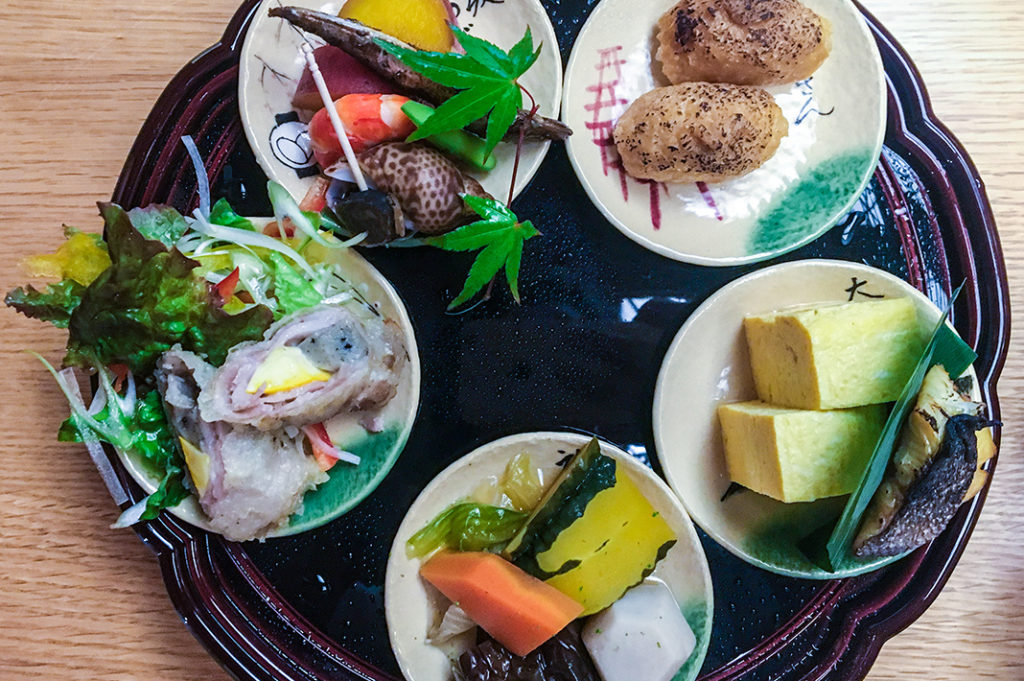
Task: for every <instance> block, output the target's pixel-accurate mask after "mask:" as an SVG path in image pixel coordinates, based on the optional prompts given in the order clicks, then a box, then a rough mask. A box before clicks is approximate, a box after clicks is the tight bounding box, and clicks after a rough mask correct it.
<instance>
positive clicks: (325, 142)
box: [309, 94, 416, 168]
mask: <svg viewBox="0 0 1024 681" xmlns="http://www.w3.org/2000/svg"><path fill="white" fill-rule="evenodd" d="M408 101H409V98H408V97H403V96H401V95H366V94H353V95H345V96H344V97H342V98H341V99H338V100H336V101H335V102H334V107H335V109H336V110H337V112H338V116H339V117H340V118H341V122H342V123H343V124H344V125H345V131H346V132H347V133H348V141H349V143H350V144H351V145H352V150H353V151H354V152H356V153H357V154H358V153H359V152H361V151H364V150H366V149H368V148H370V147H372V146H374V145H376V144H380V143H381V142H392V141H396V140H403V139H405V138H406V137H408V136H409V135H410V134H412V132H413V131H414V130H415V129H416V125H415V124H414V123H413V122H412V121H411V120H409V117H408V116H406V115H405V113H404V112H403V111H402V105H403V104H405V103H406V102H408ZM309 138H310V140H311V141H312V143H313V153H314V155H315V156H316V160H317V163H319V164H320V167H321V168H328V167H330V166H331V165H333V164H334V163H335V162H337V161H338V159H340V158H341V157H342V155H343V152H342V149H341V142H339V141H338V135H337V134H336V133H335V132H334V126H332V125H331V119H330V117H329V116H328V115H327V109H326V108H324V109H321V110H320V111H318V112H316V114H315V115H314V116H313V119H312V120H311V121H310V122H309Z"/></svg>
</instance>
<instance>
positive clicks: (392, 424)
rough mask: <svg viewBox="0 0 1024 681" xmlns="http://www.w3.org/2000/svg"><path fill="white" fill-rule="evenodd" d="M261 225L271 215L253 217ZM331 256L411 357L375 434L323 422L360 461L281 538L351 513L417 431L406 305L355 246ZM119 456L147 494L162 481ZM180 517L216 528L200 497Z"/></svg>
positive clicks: (357, 420) (320, 491) (347, 421)
mask: <svg viewBox="0 0 1024 681" xmlns="http://www.w3.org/2000/svg"><path fill="white" fill-rule="evenodd" d="M249 220H250V221H251V222H252V223H253V224H254V225H255V226H256V228H257V229H262V228H263V227H264V226H265V225H266V224H267V223H268V222H270V221H271V219H270V218H249ZM326 258H330V262H332V263H336V264H337V265H339V266H340V268H341V270H342V271H343V272H344V273H345V275H346V278H348V279H349V281H350V282H351V283H353V284H354V285H355V286H356V288H357V289H358V290H359V292H360V293H361V295H362V296H363V298H364V299H365V301H366V302H362V301H355V300H353V301H349V302H346V303H344V304H348V305H365V304H368V305H371V306H372V307H373V308H374V309H375V310H377V311H378V312H379V313H380V314H381V315H383V317H384V318H385V319H388V320H391V321H393V322H395V323H396V324H397V325H398V326H399V328H400V329H401V335H402V338H403V340H404V342H405V348H406V352H407V353H408V358H407V361H406V362H405V363H404V365H403V367H402V371H401V374H400V376H399V380H398V391H397V393H396V394H395V396H394V397H393V398H392V399H391V400H390V401H389V402H388V403H387V404H386V405H385V406H384V407H383V408H382V409H381V411H380V412H379V413H378V414H376V417H375V419H376V424H375V427H374V429H373V432H371V431H370V430H367V428H365V427H364V424H363V423H361V420H362V418H363V417H364V416H365V415H364V414H339V415H338V416H336V417H334V418H332V419H330V420H329V421H327V422H326V423H325V424H324V426H325V427H326V429H327V433H328V435H329V436H330V438H331V441H332V442H333V443H334V444H335V445H336V446H337V447H338V448H340V449H342V450H344V451H346V452H350V453H352V454H355V455H356V456H358V457H360V462H359V464H358V465H350V464H347V463H344V462H341V463H338V464H336V465H335V466H334V467H333V468H331V469H330V471H328V479H327V480H326V481H325V482H323V483H321V484H320V485H319V486H317V488H316V489H314V490H311V491H309V492H307V493H306V495H305V497H303V500H302V506H301V508H300V510H299V511H298V512H297V513H295V514H293V515H292V516H291V517H290V518H289V520H288V522H287V523H286V524H284V525H282V526H281V527H278V528H276V529H274V530H272V531H270V532H268V533H267V535H266V536H267V537H281V536H286V535H291V534H297V533H299V532H305V531H306V530H311V529H313V528H315V527H319V526H320V525H323V524H324V523H327V522H330V521H331V520H334V519H335V518H337V517H339V516H341V515H342V514H344V513H346V512H348V511H350V510H351V509H352V508H354V507H355V506H356V504H358V503H359V502H360V501H362V500H363V499H365V498H366V497H367V496H368V495H369V494H370V493H371V492H373V490H375V489H376V488H377V485H379V484H380V483H381V481H382V480H383V479H384V476H386V475H387V474H388V471H390V470H391V468H392V466H394V465H395V462H396V461H397V460H398V456H399V454H401V453H402V449H403V448H404V447H405V443H406V441H407V440H408V439H409V433H410V432H411V431H412V426H413V422H414V421H415V419H416V412H417V409H418V408H419V396H420V358H419V352H418V350H417V347H416V336H415V334H414V332H413V327H412V322H411V321H410V319H409V313H408V312H407V311H406V309H405V305H404V304H403V303H402V300H401V298H399V296H398V293H397V292H396V291H395V289H394V288H393V287H392V286H391V284H390V283H389V282H388V280H387V279H385V278H384V276H383V275H381V273H380V272H378V271H377V269H376V268H374V267H373V265H371V264H369V263H368V262H367V261H366V260H365V259H364V258H363V257H362V256H361V255H359V254H358V253H357V252H356V251H355V250H353V249H351V248H345V249H339V250H332V251H330V252H329V255H327V256H326ZM118 456H119V457H120V459H121V462H122V463H123V464H124V466H125V468H126V469H127V470H128V472H129V473H130V474H131V476H132V478H134V479H135V481H136V482H137V483H138V484H139V486H140V487H142V488H143V490H145V491H146V493H147V494H151V493H153V492H154V491H155V490H156V489H157V486H158V485H159V484H160V477H161V474H160V473H158V472H157V471H154V470H152V469H151V468H150V467H149V466H148V465H147V464H146V462H145V461H143V460H142V459H140V458H138V457H136V456H135V455H133V454H126V453H124V452H122V451H120V450H118ZM167 510H168V511H170V512H171V513H173V514H174V515H176V516H177V517H179V518H181V519H182V520H185V521H186V522H189V523H191V524H193V525H195V526H197V527H201V528H203V529H204V530H209V531H212V530H211V528H210V525H209V523H208V522H207V520H206V514H205V513H204V512H203V510H202V508H200V506H199V502H198V500H197V499H196V497H195V495H190V496H188V497H186V498H185V500H184V501H182V502H181V503H179V504H178V505H177V506H173V507H170V508H168V509H167Z"/></svg>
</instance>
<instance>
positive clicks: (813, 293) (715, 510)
mask: <svg viewBox="0 0 1024 681" xmlns="http://www.w3.org/2000/svg"><path fill="white" fill-rule="evenodd" d="M879 297H884V298H893V297H904V298H910V299H911V300H913V301H914V304H915V305H916V306H917V310H918V315H919V317H920V319H921V320H923V321H924V322H925V323H928V324H935V323H936V322H937V321H938V320H939V317H940V316H941V314H942V313H941V311H940V310H939V309H938V308H937V307H935V305H934V304H933V303H932V302H931V301H930V300H929V299H928V298H927V297H926V296H925V295H924V294H922V293H921V292H920V291H918V290H917V289H915V288H914V287H913V286H911V285H910V284H908V283H907V282H905V281H903V280H902V279H900V278H898V277H895V276H893V275H891V274H889V273H888V272H883V271H882V270H878V269H875V268H873V267H868V266H866V265H860V264H857V263H851V262H844V261H839V260H800V261H797V262H790V263H785V264H782V265H776V266H774V267H769V268H766V269H763V270H759V271H757V272H753V273H751V274H748V275H747V276H745V277H742V278H740V279H737V280H736V281H734V282H732V283H730V284H728V285H727V286H725V287H724V288H722V289H721V290H719V291H718V292H717V293H715V294H714V295H712V296H711V297H710V298H708V299H707V300H706V301H704V303H703V304H702V305H701V306H700V307H699V308H697V310H696V311H695V312H694V313H693V315H691V316H690V317H689V319H687V320H686V323H685V324H683V326H682V328H681V329H680V330H679V333H678V334H677V335H676V337H675V340H673V341H672V345H671V346H670V347H669V350H668V353H667V354H666V355H665V360H664V363H663V364H662V367H661V373H660V374H659V375H658V383H657V388H656V390H655V394H654V439H655V444H656V446H657V450H658V456H659V459H660V461H661V465H662V468H663V469H664V471H665V477H666V478H667V479H668V481H669V484H670V485H671V486H672V489H674V490H675V491H676V493H677V494H678V495H679V498H680V499H682V502H683V505H684V506H686V509H687V510H688V511H689V513H690V516H691V517H692V518H693V520H694V522H696V523H697V524H698V525H700V526H701V528H702V529H703V530H704V531H705V532H707V533H708V534H709V535H711V537H712V538H713V539H714V540H715V541H717V542H718V543H719V544H721V545H722V546H724V547H725V548H726V549H728V550H729V551H730V552H731V553H732V554H734V555H736V556H737V557H739V558H742V559H743V560H745V561H747V562H748V563H750V564H752V565H756V566H758V567H761V568H764V569H765V570H770V571H771V572H776V573H778V574H782V575H789V576H792V577H804V578H808V579H835V578H839V577H851V576H853V575H857V574H862V573H864V572H869V571H871V570H874V569H876V568H878V567H881V566H882V565H887V564H888V563H891V562H893V561H895V560H899V558H900V557H901V556H896V557H890V558H879V559H873V560H860V559H854V558H850V559H849V560H848V561H847V562H846V563H845V564H843V565H841V566H839V569H837V570H836V571H835V572H827V571H825V570H823V569H821V568H820V567H818V566H817V565H815V564H814V563H812V562H811V561H809V560H808V559H807V558H806V557H805V556H804V554H803V552H802V551H801V550H800V549H799V548H798V546H797V544H798V542H799V541H800V539H802V538H803V537H805V536H807V535H808V534H810V533H811V532H812V531H814V530H815V529H817V528H818V527H820V526H821V525H822V522H823V520H824V519H827V518H830V517H838V515H839V513H840V512H841V511H842V509H843V506H844V505H845V503H846V499H847V497H835V498H832V499H819V500H818V501H814V502H809V503H793V504H784V503H782V502H779V501H775V500H774V499H770V498H769V497H766V496H762V495H760V494H757V493H755V492H751V491H749V490H742V491H739V492H737V493H735V494H729V495H726V492H727V490H728V489H729V487H730V483H731V481H730V480H729V475H728V473H727V471H726V468H725V454H724V452H723V450H722V431H721V427H720V426H719V422H718V417H717V415H716V410H717V408H718V405H719V404H722V403H725V402H739V401H743V400H752V399H757V395H756V392H755V390H754V380H753V377H752V375H751V370H750V359H749V355H748V351H747V344H746V341H745V339H744V337H743V318H744V317H745V316H747V315H750V314H764V313H768V312H772V311H776V310H782V309H786V308H789V307H794V306H801V305H816V304H823V303H839V302H847V301H851V300H861V299H863V300H867V299H869V298H879ZM968 374H969V375H971V376H972V377H974V378H976V377H975V375H974V369H973V368H972V369H969V370H968ZM974 383H975V387H974V393H975V395H974V397H975V398H976V399H977V398H979V396H980V393H979V392H978V387H977V381H976V380H975V382H974Z"/></svg>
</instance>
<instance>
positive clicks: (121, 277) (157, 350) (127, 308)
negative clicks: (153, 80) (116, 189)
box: [64, 204, 273, 374]
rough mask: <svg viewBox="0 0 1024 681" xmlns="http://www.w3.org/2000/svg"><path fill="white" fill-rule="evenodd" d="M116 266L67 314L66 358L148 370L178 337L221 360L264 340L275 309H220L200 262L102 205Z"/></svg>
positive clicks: (84, 363) (71, 362)
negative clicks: (243, 345)
mask: <svg viewBox="0 0 1024 681" xmlns="http://www.w3.org/2000/svg"><path fill="white" fill-rule="evenodd" d="M100 211H101V213H102V214H103V218H104V221H105V223H106V230H107V231H106V233H107V244H108V247H109V249H110V257H111V261H112V263H113V264H112V265H111V266H110V268H108V269H107V270H106V271H105V272H104V273H103V274H101V275H100V276H99V277H97V279H96V280H95V281H94V282H93V283H92V284H91V285H90V286H89V287H88V288H87V289H86V290H85V292H84V293H83V295H82V302H81V304H80V305H78V307H77V308H75V310H74V311H73V312H72V313H71V318H70V320H69V324H68V329H69V332H70V333H69V338H68V353H67V356H66V357H65V360H64V361H65V364H67V365H69V366H90V365H94V364H103V365H108V364H111V363H118V362H119V363H125V364H127V365H128V366H129V368H130V369H131V370H132V371H134V372H136V373H143V374H145V373H149V372H150V371H151V370H152V368H153V365H154V363H155V362H156V359H157V357H158V356H159V355H160V354H161V353H163V352H164V351H166V350H168V349H169V348H170V347H171V346H173V345H175V344H176V343H180V344H181V345H182V347H184V348H185V349H187V350H192V351H194V352H197V353H199V354H201V355H204V356H206V357H207V359H208V360H209V361H210V362H211V363H213V364H215V365H216V364H221V363H223V361H224V358H225V357H226V355H227V352H228V350H229V349H230V348H231V347H232V346H234V345H236V344H237V343H240V342H242V341H246V340H258V339H260V338H262V337H263V332H264V331H265V330H266V329H267V327H268V326H269V325H270V324H271V322H272V320H273V314H272V313H271V311H270V310H269V309H267V308H266V307H264V306H255V307H252V308H249V309H248V310H246V311H245V312H242V313H240V314H238V315H229V314H227V313H226V312H224V310H223V309H222V308H221V305H220V300H219V298H217V297H216V296H215V295H214V294H213V292H212V289H211V287H210V286H209V284H207V283H206V281H205V280H203V279H202V278H201V277H199V276H198V275H197V274H196V273H194V272H193V270H194V269H195V268H196V267H197V266H198V263H197V262H196V261H194V260H191V259H190V258H187V257H185V256H184V255H182V254H181V253H180V252H179V251H178V250H177V249H174V248H170V249H168V247H167V246H166V245H165V244H164V243H162V242H160V241H155V240H151V239H147V238H146V237H145V236H143V234H142V233H140V232H139V231H138V229H137V228H136V227H135V226H134V224H133V222H132V221H131V219H130V216H129V214H128V213H127V212H125V211H124V210H123V209H122V208H121V207H120V206H117V205H115V204H102V205H101V206H100Z"/></svg>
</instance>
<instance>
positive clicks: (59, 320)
mask: <svg viewBox="0 0 1024 681" xmlns="http://www.w3.org/2000/svg"><path fill="white" fill-rule="evenodd" d="M84 292H85V287H84V286H82V285H81V284H79V283H78V282H76V281H74V280H72V279H65V280H64V281H59V282H57V283H55V284H49V285H48V286H47V287H46V288H45V289H43V290H42V291H39V290H37V289H35V288H33V287H32V286H25V287H18V288H16V289H14V290H13V291H11V292H10V293H8V294H7V295H6V296H5V297H4V303H5V304H7V305H9V306H10V307H13V308H14V309H15V310H17V311H18V312H20V313H22V314H23V315H25V316H26V317H32V318H33V319H39V320H42V321H44V322H49V323H51V324H53V325H54V326H56V327H58V328H61V329H66V328H67V326H68V322H70V321H71V313H72V312H73V311H74V309H75V308H76V307H78V305H79V303H81V302H82V294H83V293H84Z"/></svg>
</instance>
